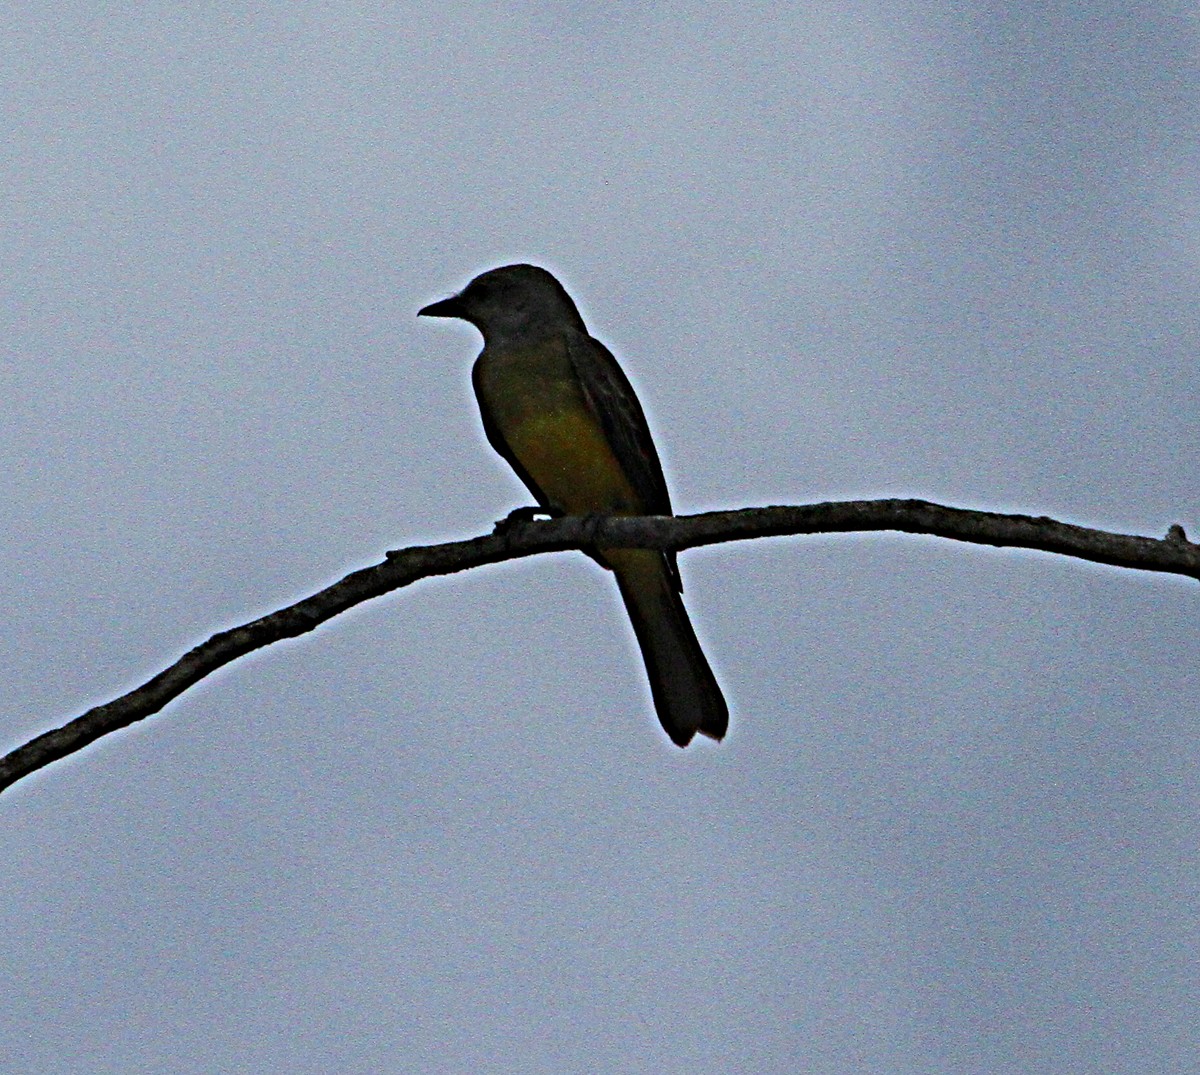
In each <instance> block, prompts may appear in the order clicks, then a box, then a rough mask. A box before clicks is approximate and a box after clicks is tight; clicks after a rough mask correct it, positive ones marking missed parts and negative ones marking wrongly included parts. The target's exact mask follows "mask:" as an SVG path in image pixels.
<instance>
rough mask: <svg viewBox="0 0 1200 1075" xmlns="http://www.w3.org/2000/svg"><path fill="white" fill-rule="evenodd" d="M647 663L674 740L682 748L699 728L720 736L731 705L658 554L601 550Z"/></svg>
mask: <svg viewBox="0 0 1200 1075" xmlns="http://www.w3.org/2000/svg"><path fill="white" fill-rule="evenodd" d="M605 560H606V561H607V562H608V563H609V564H610V565H611V566H612V568H613V571H614V574H615V575H616V576H617V585H618V586H619V587H620V590H621V597H622V599H623V600H624V602H625V608H626V610H627V611H628V613H629V620H630V622H631V623H632V624H633V633H634V635H636V636H637V640H638V645H639V646H640V647H641V650H642V659H643V660H644V661H645V662H646V675H647V676H648V677H649V679H650V693H651V695H652V696H653V697H654V708H655V709H656V710H657V711H658V719H659V720H660V721H662V726H663V728H664V729H665V731H666V733H667V735H669V736H670V737H671V740H672V742H674V743H676V744H677V745H679V746H681V747H684V746H687V745H688V743H689V742H691V739H692V736H693V735H695V734H696V732H699V733H700V734H701V735H707V736H709V737H710V738H712V739H721V738H723V737H724V735H725V732H726V729H727V728H728V727H729V707H728V706H727V705H726V704H725V697H724V695H722V694H721V688H720V686H719V685H718V684H717V677H716V676H714V675H713V671H712V669H711V668H710V667H709V665H708V660H707V659H706V658H705V656H704V651H703V650H702V649H701V648H700V642H699V640H698V639H697V638H696V632H695V631H694V630H693V628H692V621H691V620H690V619H688V614H687V609H686V608H684V606H683V597H682V596H681V595H680V593H679V591H678V590H677V588H676V586H675V580H674V578H673V576H672V575H671V574H669V573H668V571H667V565H666V561H665V560H664V558H663V555H662V553H659V552H654V551H651V550H646V549H636V550H635V549H622V550H620V551H619V552H618V551H617V550H615V549H612V550H605Z"/></svg>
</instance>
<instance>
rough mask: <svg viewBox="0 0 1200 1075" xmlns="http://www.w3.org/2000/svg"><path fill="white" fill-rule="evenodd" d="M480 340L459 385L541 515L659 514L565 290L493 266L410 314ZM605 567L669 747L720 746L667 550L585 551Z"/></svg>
mask: <svg viewBox="0 0 1200 1075" xmlns="http://www.w3.org/2000/svg"><path fill="white" fill-rule="evenodd" d="M420 314H423V315H424V316H426V317H457V318H461V319H462V320H464V321H467V322H469V323H470V324H472V325H474V326H475V327H476V328H477V329H479V331H480V332H481V333H482V334H483V351H482V352H481V353H480V355H479V357H478V359H476V361H475V367H474V369H473V370H472V374H471V380H472V383H473V385H474V388H475V398H476V399H477V400H478V401H479V410H480V412H481V413H482V415H483V428H484V431H485V432H486V434H487V438H488V441H489V443H490V444H491V445H492V447H493V448H495V449H496V451H498V452H499V453H500V454H501V455H502V456H503V457H504V458H505V459H506V460H508V462H509V465H510V466H512V468H513V470H515V471H516V472H517V475H518V476H519V477H520V479H521V480H522V481H523V482H524V483H525V484H526V485H527V486H528V487H529V491H530V492H531V493H533V495H534V496H535V497H536V498H537V502H538V504H539V505H541V507H542V508H544V509H545V510H546V511H547V512H550V513H552V514H566V515H593V514H597V513H608V514H613V515H670V514H671V499H670V497H669V496H668V494H667V483H666V479H665V478H664V477H663V471H662V464H661V463H660V462H659V459H658V452H657V451H656V450H655V448H654V441H653V440H652V439H651V437H650V427H649V425H648V424H647V423H646V416H645V414H644V413H643V412H642V407H641V404H640V403H638V399H637V396H636V395H635V394H634V391H633V387H632V385H630V383H629V379H628V378H627V377H626V376H625V373H624V372H623V371H622V369H621V367H620V366H619V365H618V364H617V360H616V359H615V358H613V356H612V354H611V352H610V351H609V350H608V348H606V347H605V346H604V344H602V343H600V341H599V340H595V339H593V338H592V337H591V336H589V335H588V330H587V328H585V327H584V324H583V318H582V317H580V315H579V311H578V309H576V307H575V303H574V302H573V301H572V300H571V296H570V295H568V294H567V292H566V289H565V288H564V287H563V286H562V284H560V283H559V282H558V281H557V280H556V279H555V278H554V277H553V276H552V275H551V274H550V273H548V272H547V271H546V270H545V269H541V268H538V267H537V266H536V265H505V266H503V267H502V268H499V269H491V270H490V271H488V272H485V273H482V274H481V275H479V276H477V277H475V279H474V280H472V281H471V282H470V283H469V284H468V285H467V286H466V287H465V288H464V289H463V290H462V291H461V292H459V293H458V294H457V295H454V296H452V297H451V298H448V299H443V300H442V301H441V302H435V303H433V304H432V305H430V306H426V307H425V308H424V309H422V310H421V311H420ZM595 556H596V559H597V560H598V561H599V562H600V563H601V564H602V565H603V566H604V567H607V568H609V569H611V570H612V572H613V574H614V575H615V576H616V579H617V586H618V588H619V589H620V592H621V597H622V599H623V600H624V602H625V608H626V610H627V611H628V613H629V619H630V622H631V623H632V624H633V633H634V635H635V636H636V637H637V640H638V644H639V645H640V646H641V650H642V657H643V659H644V660H645V662H646V673H647V675H648V676H649V679H650V693H651V694H652V695H653V697H654V706H655V709H657V711H658V718H659V720H660V721H662V726H663V728H664V729H665V730H666V733H667V735H669V736H670V737H671V740H672V741H673V742H675V743H677V744H678V745H679V746H681V747H682V746H687V744H688V743H689V742H690V741H691V739H692V736H693V735H694V734H695V733H696V732H699V733H700V734H701V735H707V736H710V737H711V738H713V739H720V738H722V737H723V736H724V735H725V731H726V728H727V727H728V725H729V708H728V706H727V705H726V704H725V699H724V697H723V696H722V694H721V688H720V687H719V686H718V685H717V680H716V677H715V676H714V675H713V673H712V669H711V668H710V667H709V665H708V661H707V660H706V659H705V656H704V651H703V650H702V649H701V648H700V643H699V641H698V640H697V639H696V632H695V631H694V630H693V629H692V624H691V621H690V620H689V619H688V614H687V609H685V608H684V606H683V598H682V596H681V592H682V590H683V584H682V583H681V581H680V578H679V569H678V566H677V565H676V562H675V553H673V552H668V553H663V552H658V551H656V550H654V549H613V548H603V549H599V550H596V552H595Z"/></svg>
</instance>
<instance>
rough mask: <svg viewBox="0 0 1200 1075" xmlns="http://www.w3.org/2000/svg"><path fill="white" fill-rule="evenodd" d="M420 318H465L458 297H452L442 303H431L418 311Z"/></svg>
mask: <svg viewBox="0 0 1200 1075" xmlns="http://www.w3.org/2000/svg"><path fill="white" fill-rule="evenodd" d="M417 316H418V317H463V316H464V314H463V306H462V302H461V300H460V297H459V296H458V295H451V296H450V298H448V299H442V301H441V302H431V303H430V304H429V305H428V306H423V307H422V308H421V309H419V310H418V311H417Z"/></svg>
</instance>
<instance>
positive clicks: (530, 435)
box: [505, 401, 637, 515]
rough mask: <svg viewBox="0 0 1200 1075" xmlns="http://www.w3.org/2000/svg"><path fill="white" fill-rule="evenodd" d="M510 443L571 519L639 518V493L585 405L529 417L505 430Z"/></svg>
mask: <svg viewBox="0 0 1200 1075" xmlns="http://www.w3.org/2000/svg"><path fill="white" fill-rule="evenodd" d="M581 402H582V401H581ZM505 439H506V440H507V441H508V444H509V447H510V448H511V449H512V451H513V454H514V455H515V456H516V457H517V458H518V459H519V460H520V461H521V465H522V466H523V467H524V468H525V469H526V470H527V471H528V472H529V476H530V477H531V478H533V480H534V481H535V482H536V483H537V485H538V487H539V488H540V489H541V490H542V492H543V493H545V495H546V496H547V497H548V498H549V499H550V501H551V503H552V504H553V505H554V506H555V507H558V508H561V509H562V510H563V511H566V512H568V513H569V514H571V515H587V514H588V513H590V512H601V511H602V512H615V513H618V514H620V513H624V514H636V512H637V494H636V493H635V492H634V491H633V487H632V486H631V485H630V484H629V481H628V480H627V479H626V477H625V471H624V468H623V467H622V466H621V464H620V463H619V462H618V460H617V457H616V456H615V455H614V454H613V450H612V448H611V446H610V445H609V443H608V440H607V438H606V437H605V436H604V431H603V430H602V429H601V428H600V426H599V424H598V423H596V422H595V421H593V420H592V418H591V415H590V414H589V413H588V412H587V411H585V410H583V409H582V406H580V407H579V408H575V409H566V408H562V409H559V410H556V411H554V412H552V413H548V414H537V415H528V416H526V417H525V418H524V419H523V420H522V421H520V422H518V423H516V424H515V425H514V426H513V428H511V429H508V430H506V431H505Z"/></svg>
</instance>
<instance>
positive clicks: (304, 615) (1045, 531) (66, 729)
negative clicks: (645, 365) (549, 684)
mask: <svg viewBox="0 0 1200 1075" xmlns="http://www.w3.org/2000/svg"><path fill="white" fill-rule="evenodd" d="M871 530H898V531H903V532H905V533H910V534H932V535H935V536H938V537H945V538H951V539H953V540H956V541H968V542H973V543H976V544H981V545H995V546H1007V547H1012V548H1022V549H1038V550H1041V551H1043V552H1049V553H1058V554H1060V555H1063V556H1072V557H1076V558H1078V559H1083V560H1091V561H1094V562H1096V563H1101V564H1110V565H1113V566H1115V567H1125V568H1132V569H1138V570H1143V571H1165V572H1170V573H1173V574H1178V575H1185V576H1187V577H1188V578H1193V579H1200V545H1196V544H1194V543H1192V542H1189V541H1188V540H1187V537H1186V535H1185V534H1184V532H1183V528H1182V527H1180V526H1178V525H1177V524H1176V525H1174V526H1172V527H1171V528H1170V530H1169V531H1168V533H1167V536H1166V537H1164V538H1148V537H1135V536H1133V535H1128V534H1114V533H1109V532H1107V531H1104V530H1093V529H1090V528H1088V527H1083V526H1072V525H1070V524H1068V523H1060V522H1057V521H1055V520H1054V519H1047V518H1044V517H1043V518H1034V517H1031V516H1028V515H1000V514H997V513H994V512H985V511H974V510H969V509H964V508H950V507H944V506H942V505H939V504H931V503H929V502H927V501H923V500H858V501H844V502H837V503H828V504H808V505H803V506H799V507H768V508H745V509H742V510H740V511H717V512H708V513H706V514H703V515H688V516H681V517H678V518H664V517H661V516H655V517H637V518H628V517H624V518H617V517H602V518H601V517H597V518H577V517H570V518H563V519H551V520H546V521H531V522H517V523H513V524H512V525H511V526H508V527H507V528H501V530H500V532H498V533H496V534H493V535H491V536H488V537H481V538H474V539H472V540H470V541H454V542H449V543H447V544H444V545H425V546H413V547H412V548H407V549H400V550H397V551H394V552H389V553H388V554H387V557H386V559H384V561H383V562H382V563H379V564H375V565H374V566H372V567H366V568H363V569H361V570H359V571H354V572H352V573H351V574H349V575H347V576H346V577H345V578H344V579H341V580H340V581H339V582H335V583H334V584H333V585H332V586H329V587H327V588H326V589H324V590H321V591H319V592H318V593H315V594H313V595H312V596H311V597H306V598H305V599H304V600H302V601H298V602H297V603H296V604H294V605H290V606H289V607H287V608H283V609H280V610H279V611H278V612H272V613H271V614H270V615H267V616H262V617H260V618H259V619H256V620H252V621H251V622H249V623H246V624H243V625H242V626H240V627H234V628H232V629H231V630H228V631H221V632H219V633H217V634H215V635H213V636H212V638H210V639H208V640H207V641H206V642H202V643H201V644H200V645H198V646H196V647H195V649H192V650H190V651H189V652H187V653H185V654H184V655H183V656H182V657H181V658H179V660H178V661H176V662H175V663H174V664H172V665H171V666H170V667H169V668H166V669H164V670H163V671H162V672H160V673H159V674H158V675H156V676H155V677H154V678H153V679H151V680H149V681H148V682H146V683H144V684H143V685H142V686H140V687H137V688H135V689H134V690H132V691H130V692H129V693H128V694H125V695H123V696H121V697H120V698H117V699H115V700H114V701H111V702H108V703H106V704H104V705H100V706H96V707H95V708H94V709H90V710H88V711H87V712H86V713H84V714H83V715H82V716H80V717H77V718H75V719H74V720H72V721H70V722H69V723H67V724H64V725H63V726H62V727H61V728H55V729H54V730H53V731H49V732H45V733H44V734H42V735H39V736H37V737H36V738H34V739H32V740H30V741H29V742H28V743H26V744H24V745H23V746H20V747H18V748H17V749H15V750H13V751H12V752H11V753H10V754H8V755H6V756H5V757H4V758H0V791H2V790H3V789H4V788H6V787H8V786H9V785H10V784H13V783H15V782H16V781H17V780H20V779H21V778H22V777H25V776H28V775H29V774H30V773H33V772H36V771H37V770H38V769H41V768H43V767H44V766H46V765H49V764H50V763H51V762H53V761H57V760H58V759H59V758H63V757H66V756H67V755H68V754H73V753H74V752H75V751H77V750H81V749H82V748H83V747H85V746H87V745H88V744H89V743H93V742H95V741H96V740H97V739H99V738H101V736H105V735H108V734H109V733H110V732H115V731H117V730H118V729H120V728H125V727H127V726H128V725H130V724H133V723H134V722H136V721H139V720H142V719H144V718H145V717H148V716H151V715H152V714H154V713H157V712H158V711H159V710H160V709H162V708H163V707H164V706H165V705H166V704H167V703H168V702H170V701H172V700H173V699H175V698H177V697H179V695H181V694H182V693H183V692H184V691H186V690H187V689H188V688H189V687H191V686H192V685H193V684H195V683H198V682H199V681H200V680H202V679H204V678H205V676H208V675H210V674H211V673H212V672H215V671H216V670H217V669H218V668H222V667H224V666H225V665H227V664H229V663H230V662H232V661H234V660H236V659H237V658H238V657H242V656H244V655H245V654H247V653H250V652H251V651H253V650H256V649H260V648H262V647H263V646H268V645H270V644H271V643H273V642H278V641H280V640H282V639H285V638H295V637H296V636H298V635H302V634H305V633H307V632H308V631H311V630H313V629H314V628H316V627H318V626H319V625H320V624H322V623H324V622H325V621H326V620H330V619H332V618H333V617H334V616H337V615H338V614H339V613H342V612H345V611H346V610H347V609H350V608H353V607H354V606H355V605H358V604H361V603H362V602H364V601H367V600H370V599H371V598H374V597H382V596H383V595H384V594H387V593H391V592H392V591H393V590H397V589H399V588H400V587H402V586H408V585H410V584H411V583H413V582H416V581H417V580H418V579H423V578H428V577H430V576H434V575H448V574H452V573H454V572H456V571H465V570H467V569H468V568H472V567H480V566H481V565H483V564H494V563H499V562H500V561H503V560H512V559H516V558H518V557H521V556H530V555H533V554H534V553H539V552H553V551H560V550H564V549H580V548H587V547H595V546H626V547H638V548H655V549H687V548H692V547H695V546H698V545H713V544H717V543H718V542H723V541H740V540H745V539H749V538H759V537H771V536H783V535H796V534H831V533H847V532H854V531H871Z"/></svg>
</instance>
